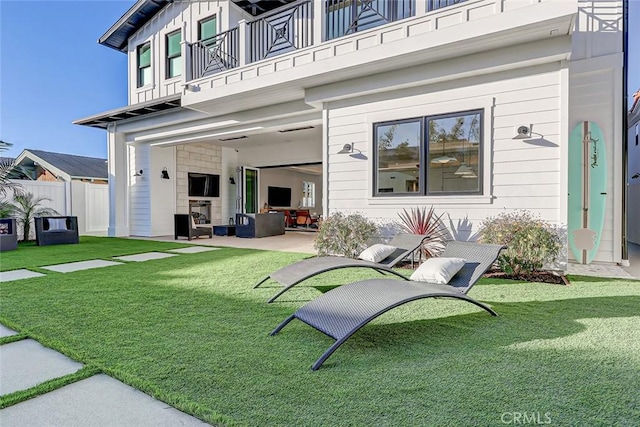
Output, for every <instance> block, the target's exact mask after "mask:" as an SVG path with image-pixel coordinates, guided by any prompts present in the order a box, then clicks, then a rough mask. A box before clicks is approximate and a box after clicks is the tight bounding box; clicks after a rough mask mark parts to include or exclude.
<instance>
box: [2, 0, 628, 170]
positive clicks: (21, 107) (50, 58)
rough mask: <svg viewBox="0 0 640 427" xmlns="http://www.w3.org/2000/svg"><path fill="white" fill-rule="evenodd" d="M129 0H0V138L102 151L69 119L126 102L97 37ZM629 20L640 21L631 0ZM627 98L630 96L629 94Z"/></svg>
mask: <svg viewBox="0 0 640 427" xmlns="http://www.w3.org/2000/svg"><path fill="white" fill-rule="evenodd" d="M134 3H135V1H134V0H82V1H79V0H76V1H60V0H45V1H31V0H0V140H2V141H5V142H10V143H12V144H13V147H11V149H10V150H8V151H3V152H1V153H0V155H1V156H7V157H16V156H17V155H18V154H20V153H21V152H22V150H23V149H25V148H31V149H40V150H46V151H53V152H58V153H68V154H76V155H80V156H89V157H103V158H106V157H107V142H106V131H104V130H102V129H95V128H89V127H85V126H77V125H74V124H72V122H73V121H74V120H77V119H80V118H83V117H87V116H91V115H93V114H97V113H101V112H104V111H107V110H110V109H113V108H118V107H123V106H126V105H127V68H126V67H127V57H126V55H125V54H123V53H120V52H117V51H115V50H113V49H110V48H107V47H105V46H101V45H99V44H98V43H97V40H98V38H99V37H100V36H102V35H103V34H104V33H105V32H106V31H107V30H108V29H109V28H110V27H111V25H113V24H114V23H115V22H116V21H117V20H118V19H119V18H120V17H121V16H122V15H123V14H124V13H125V12H126V11H127V10H128V9H129V8H130V7H131V6H132V5H133V4H134ZM629 8H630V13H629V16H630V18H629V22H630V23H633V22H636V23H639V22H640V0H630V3H629ZM629 33H630V34H629V52H631V54H630V55H629V56H630V58H629V87H628V96H629V97H630V96H631V94H633V93H634V92H635V91H636V90H638V89H640V25H633V24H632V25H630V29H629ZM629 106H631V101H630V102H629Z"/></svg>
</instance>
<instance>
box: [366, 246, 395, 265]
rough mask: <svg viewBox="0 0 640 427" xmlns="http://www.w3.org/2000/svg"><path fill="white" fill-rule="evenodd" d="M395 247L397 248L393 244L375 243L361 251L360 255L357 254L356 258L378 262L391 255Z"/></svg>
mask: <svg viewBox="0 0 640 427" xmlns="http://www.w3.org/2000/svg"><path fill="white" fill-rule="evenodd" d="M396 249H398V248H396V247H395V246H390V245H383V244H382V243H376V244H375V245H371V246H369V247H368V248H367V249H365V250H364V251H362V252H361V253H360V255H358V258H360V259H362V260H365V261H370V262H380V261H382V260H383V259H385V258H386V257H388V256H389V255H391V254H392V253H393V252H395V250H396Z"/></svg>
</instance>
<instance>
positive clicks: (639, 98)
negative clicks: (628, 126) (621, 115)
mask: <svg viewBox="0 0 640 427" xmlns="http://www.w3.org/2000/svg"><path fill="white" fill-rule="evenodd" d="M636 107H638V108H640V89H638V91H637V92H636V93H634V94H633V105H631V109H630V110H629V112H630V113H633V112H635V109H636Z"/></svg>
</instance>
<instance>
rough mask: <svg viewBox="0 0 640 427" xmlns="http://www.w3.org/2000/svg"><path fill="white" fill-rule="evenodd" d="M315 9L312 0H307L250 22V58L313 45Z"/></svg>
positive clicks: (257, 59) (258, 59) (255, 59)
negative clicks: (313, 11) (312, 21)
mask: <svg viewBox="0 0 640 427" xmlns="http://www.w3.org/2000/svg"><path fill="white" fill-rule="evenodd" d="M312 9H313V4H312V2H311V0H307V1H303V2H300V3H296V4H294V5H293V6H291V7H288V8H286V9H282V10H279V11H277V12H275V13H272V14H269V15H266V16H263V17H262V18H261V19H258V20H256V21H252V22H249V23H248V26H249V28H248V33H247V36H248V37H249V62H256V61H260V60H262V59H266V58H271V57H273V56H276V55H281V54H283V53H287V52H291V51H293V50H297V49H302V48H304V47H307V46H309V45H311V40H312V31H313V26H312V23H311V20H312V17H313V13H312Z"/></svg>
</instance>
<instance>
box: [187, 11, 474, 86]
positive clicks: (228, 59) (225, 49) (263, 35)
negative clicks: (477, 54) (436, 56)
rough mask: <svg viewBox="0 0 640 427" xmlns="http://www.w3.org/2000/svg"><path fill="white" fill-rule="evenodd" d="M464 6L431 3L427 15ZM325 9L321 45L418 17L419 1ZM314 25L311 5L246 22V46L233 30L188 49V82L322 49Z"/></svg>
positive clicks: (194, 44)
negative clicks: (312, 48) (313, 47)
mask: <svg viewBox="0 0 640 427" xmlns="http://www.w3.org/2000/svg"><path fill="white" fill-rule="evenodd" d="M315 1H323V0H315ZM464 1H466V0H428V1H427V11H433V10H437V9H441V8H444V7H448V6H453V5H456V4H458V3H462V2H464ZM323 9H324V13H325V26H324V28H323V31H324V36H323V39H324V40H332V39H335V38H338V37H343V36H346V35H349V34H352V33H355V32H357V31H363V30H367V29H369V28H374V27H377V26H379V25H384V24H387V23H390V22H394V21H398V20H401V19H405V18H409V17H411V16H415V14H416V1H415V0H324V5H323ZM313 21H314V16H313V1H312V0H300V1H298V2H295V3H293V4H291V5H290V6H288V7H286V8H283V9H278V10H276V11H274V12H272V13H268V14H264V15H261V16H260V19H256V20H255V21H251V22H248V23H247V24H246V27H243V29H242V30H243V33H242V40H241V34H240V29H239V28H233V29H231V30H229V31H225V32H223V33H220V34H218V35H216V36H215V37H212V38H210V39H208V40H199V41H197V42H195V43H191V44H187V48H188V59H187V60H188V61H190V65H191V67H190V68H189V69H190V72H188V73H187V81H189V80H195V79H199V78H201V77H204V76H207V75H211V74H215V73H219V72H222V71H226V70H230V69H232V68H236V67H238V66H239V65H240V64H241V63H243V64H244V63H246V64H249V63H252V62H257V61H260V60H263V59H267V58H271V57H274V56H277V55H282V54H284V53H287V52H291V51H294V50H297V49H302V48H305V47H308V46H310V45H311V44H312V43H315V44H319V43H320V42H321V41H320V40H313V24H314V22H313ZM318 22H319V21H318ZM316 25H317V23H316ZM245 30H246V31H245ZM245 38H246V39H245ZM241 43H242V46H241ZM240 58H242V59H243V61H240Z"/></svg>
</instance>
